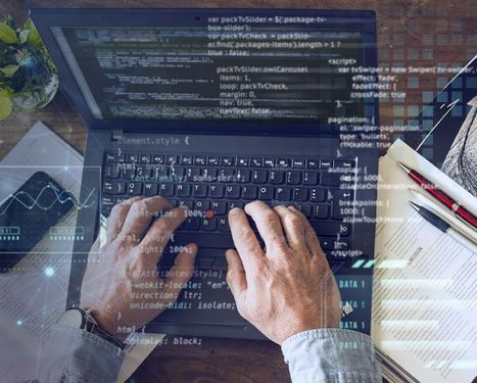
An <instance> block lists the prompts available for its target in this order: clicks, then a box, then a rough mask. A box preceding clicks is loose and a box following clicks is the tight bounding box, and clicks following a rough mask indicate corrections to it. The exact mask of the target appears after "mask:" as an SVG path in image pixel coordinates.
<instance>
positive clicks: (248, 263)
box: [229, 208, 264, 273]
mask: <svg viewBox="0 0 477 383" xmlns="http://www.w3.org/2000/svg"><path fill="white" fill-rule="evenodd" d="M229 226H230V231H231V232H232V238H233V240H234V245H235V247H236V248H237V251H238V253H239V255H240V258H241V259H242V262H243V265H244V268H245V271H246V272H247V273H248V272H252V271H253V270H255V269H256V268H257V263H256V261H257V259H260V258H263V256H264V253H263V250H262V248H261V246H260V244H259V243H258V240H257V237H256V236H255V233H254V232H253V231H252V228H251V227H250V224H249V223H248V220H247V216H246V215H245V213H244V211H243V210H242V209H239V208H234V209H232V210H230V212H229Z"/></svg>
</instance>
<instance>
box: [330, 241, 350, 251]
mask: <svg viewBox="0 0 477 383" xmlns="http://www.w3.org/2000/svg"><path fill="white" fill-rule="evenodd" d="M333 245H334V246H333V248H334V250H349V241H348V240H346V239H341V240H339V241H334V242H333Z"/></svg>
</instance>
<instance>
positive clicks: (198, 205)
mask: <svg viewBox="0 0 477 383" xmlns="http://www.w3.org/2000/svg"><path fill="white" fill-rule="evenodd" d="M195 209H196V210H199V211H201V212H202V213H204V212H205V211H207V210H209V209H210V201H204V200H200V201H195Z"/></svg>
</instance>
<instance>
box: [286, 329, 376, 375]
mask: <svg viewBox="0 0 477 383" xmlns="http://www.w3.org/2000/svg"><path fill="white" fill-rule="evenodd" d="M282 352H283V356H284V358H285V362H286V363H287V364H288V368H289V370H290V375H291V378H292V381H293V383H311V382H313V383H315V382H327V383H328V382H331V383H348V382H350V383H351V382H352V383H375V382H376V383H377V382H379V383H381V382H382V377H381V368H380V365H379V363H378V362H377V360H376V356H375V353H374V345H373V342H372V340H371V338H370V337H369V336H367V335H364V334H361V333H358V332H355V331H350V330H342V329H317V330H310V331H304V332H301V333H298V334H295V335H293V336H291V337H290V338H288V339H287V340H286V341H285V342H284V343H283V344H282Z"/></svg>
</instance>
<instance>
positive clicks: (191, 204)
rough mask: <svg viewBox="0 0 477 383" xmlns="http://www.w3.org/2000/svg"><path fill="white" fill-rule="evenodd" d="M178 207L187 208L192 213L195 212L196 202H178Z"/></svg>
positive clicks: (187, 200)
mask: <svg viewBox="0 0 477 383" xmlns="http://www.w3.org/2000/svg"><path fill="white" fill-rule="evenodd" d="M177 206H187V207H188V208H189V210H190V211H192V210H194V201H192V200H189V199H186V200H181V201H178V203H177Z"/></svg>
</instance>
